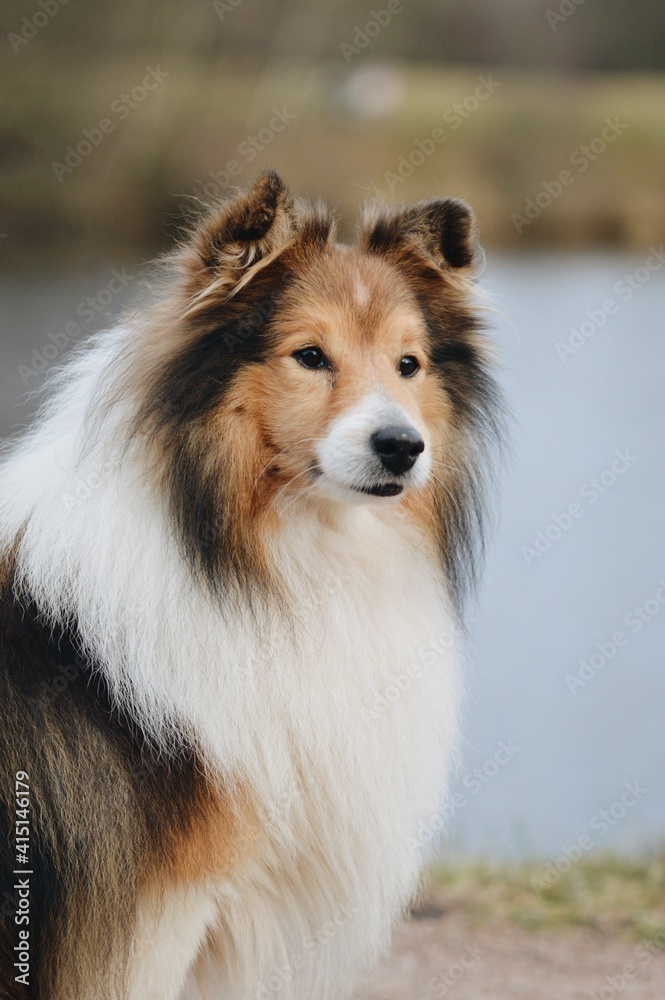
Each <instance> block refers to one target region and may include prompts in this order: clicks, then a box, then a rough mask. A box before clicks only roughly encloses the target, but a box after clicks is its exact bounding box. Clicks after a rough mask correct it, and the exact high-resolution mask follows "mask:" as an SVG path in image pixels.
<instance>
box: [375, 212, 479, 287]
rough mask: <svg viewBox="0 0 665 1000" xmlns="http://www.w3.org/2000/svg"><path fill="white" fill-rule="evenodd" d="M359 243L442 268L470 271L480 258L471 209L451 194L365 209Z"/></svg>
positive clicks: (396, 256) (392, 254)
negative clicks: (391, 207) (387, 206)
mask: <svg viewBox="0 0 665 1000" xmlns="http://www.w3.org/2000/svg"><path fill="white" fill-rule="evenodd" d="M360 245H361V246H362V247H363V248H364V249H365V250H367V252H368V253H375V254H385V255H386V256H388V257H390V258H393V259H396V260H397V259H399V258H400V257H401V258H404V256H412V257H413V256H414V255H415V256H417V257H419V258H421V259H422V258H425V259H427V260H429V261H430V262H431V263H433V264H435V265H436V266H437V267H438V268H440V269H442V270H451V269H452V270H454V271H473V270H474V269H475V267H476V266H477V264H478V263H479V260H480V258H481V253H480V247H479V245H478V238H477V234H476V222H475V218H474V215H473V212H472V211H471V209H470V208H469V206H468V205H467V204H466V202H463V201H458V200H457V199H455V198H440V199H436V200H433V201H421V202H419V203H418V204H417V205H413V206H411V207H409V208H395V209H387V210H381V209H376V208H370V209H368V210H366V212H365V214H364V216H363V219H362V221H361V227H360Z"/></svg>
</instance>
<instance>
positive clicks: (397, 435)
mask: <svg viewBox="0 0 665 1000" xmlns="http://www.w3.org/2000/svg"><path fill="white" fill-rule="evenodd" d="M371 441H372V448H373V449H374V451H375V452H376V454H377V455H378V456H379V458H380V459H381V464H382V465H383V466H384V468H386V469H387V470H388V472H394V473H395V475H396V476H399V475H401V474H402V473H403V472H408V471H409V469H411V468H413V466H414V465H415V464H416V459H417V458H418V455H420V453H421V452H422V451H424V449H425V442H424V441H423V439H422V438H421V436H420V434H419V433H418V431H416V430H414V429H413V428H411V427H384V428H383V430H380V431H377V432H376V434H372V437H371Z"/></svg>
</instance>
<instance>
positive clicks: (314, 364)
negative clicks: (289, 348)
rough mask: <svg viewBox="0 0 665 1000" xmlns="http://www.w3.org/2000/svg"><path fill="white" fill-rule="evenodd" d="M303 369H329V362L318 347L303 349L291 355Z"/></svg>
mask: <svg viewBox="0 0 665 1000" xmlns="http://www.w3.org/2000/svg"><path fill="white" fill-rule="evenodd" d="M293 357H294V358H295V359H296V361H299V362H300V364H301V365H302V366H303V368H330V362H329V361H328V359H327V357H326V356H325V354H324V353H323V351H321V350H319V348H318V347H303V348H302V350H300V351H296V352H295V353H294V355H293Z"/></svg>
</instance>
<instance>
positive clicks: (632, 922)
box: [430, 856, 665, 947]
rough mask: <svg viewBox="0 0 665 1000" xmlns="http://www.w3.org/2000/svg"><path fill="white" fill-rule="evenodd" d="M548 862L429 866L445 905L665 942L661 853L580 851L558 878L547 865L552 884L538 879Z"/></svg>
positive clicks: (527, 923)
mask: <svg viewBox="0 0 665 1000" xmlns="http://www.w3.org/2000/svg"><path fill="white" fill-rule="evenodd" d="M547 870H548V869H547V866H546V865H544V864H521V865H511V866H509V865H492V864H486V863H474V864H462V865H460V866H455V867H446V868H435V869H433V870H432V872H431V873H430V874H431V884H432V887H433V889H434V890H435V891H436V894H437V896H440V897H442V900H443V903H444V905H445V906H448V907H456V908H461V909H463V910H464V911H465V913H467V914H468V916H469V918H470V919H471V920H472V921H474V922H478V923H487V922H494V921H510V922H512V923H515V924H518V925H519V926H520V927H523V928H525V929H528V930H533V931H557V930H559V931H560V930H568V929H571V928H574V927H588V928H592V929H594V930H597V931H601V932H603V933H606V934H612V935H614V936H616V937H619V938H624V939H627V940H634V941H636V940H644V939H649V940H654V935H655V936H656V937H655V943H656V944H658V946H659V947H665V856H662V857H657V858H652V859H649V860H645V861H628V860H626V859H622V858H619V857H615V856H606V857H603V856H594V857H593V858H586V859H582V860H581V861H578V862H577V863H576V864H573V865H572V867H571V868H570V870H569V871H568V872H566V873H564V874H562V875H561V876H560V877H559V878H558V879H557V880H556V881H554V878H553V877H552V876H551V872H550V878H551V882H552V884H550V885H545V884H544V882H545V880H544V875H545V874H546V873H547ZM532 880H533V881H532ZM534 885H535V886H541V885H544V887H543V888H534Z"/></svg>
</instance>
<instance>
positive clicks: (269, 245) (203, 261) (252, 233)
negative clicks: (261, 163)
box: [191, 170, 296, 283]
mask: <svg viewBox="0 0 665 1000" xmlns="http://www.w3.org/2000/svg"><path fill="white" fill-rule="evenodd" d="M295 229H296V207H295V203H294V199H293V196H292V195H291V192H290V191H289V190H288V189H287V187H286V186H285V184H284V183H283V181H282V180H281V179H280V178H279V177H278V176H277V174H276V173H275V172H274V171H273V170H264V171H263V173H261V174H259V176H258V177H257V179H256V181H255V182H254V184H253V186H252V187H251V188H250V189H249V190H247V191H245V192H242V193H241V194H239V195H238V196H237V197H236V198H234V199H232V200H230V201H227V202H225V203H223V204H222V205H220V206H219V208H217V209H216V210H214V211H213V212H212V214H211V215H209V216H208V217H207V218H206V219H205V221H204V222H203V223H202V225H200V227H199V229H198V230H197V232H196V233H195V235H194V239H193V241H192V243H191V249H192V250H194V252H195V256H194V259H193V260H191V267H192V269H193V270H194V271H195V273H196V274H197V276H198V277H199V279H200V280H202V281H204V282H205V281H214V280H215V279H217V278H226V279H227V280H228V281H229V282H231V283H232V282H234V281H236V280H238V279H239V278H241V277H242V275H243V273H244V272H245V271H246V270H247V269H248V268H249V267H251V266H252V265H253V264H256V263H258V261H260V260H262V259H263V258H264V257H267V256H268V255H269V254H271V253H273V252H274V251H276V250H280V249H281V248H282V247H284V246H286V244H287V243H289V242H290V241H291V240H292V239H293V236H294V233H295Z"/></svg>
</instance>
